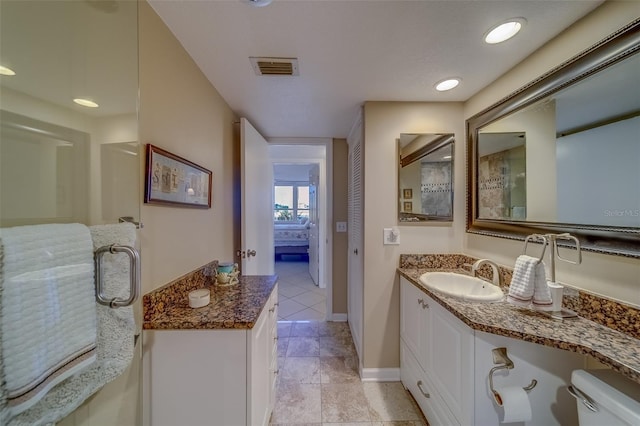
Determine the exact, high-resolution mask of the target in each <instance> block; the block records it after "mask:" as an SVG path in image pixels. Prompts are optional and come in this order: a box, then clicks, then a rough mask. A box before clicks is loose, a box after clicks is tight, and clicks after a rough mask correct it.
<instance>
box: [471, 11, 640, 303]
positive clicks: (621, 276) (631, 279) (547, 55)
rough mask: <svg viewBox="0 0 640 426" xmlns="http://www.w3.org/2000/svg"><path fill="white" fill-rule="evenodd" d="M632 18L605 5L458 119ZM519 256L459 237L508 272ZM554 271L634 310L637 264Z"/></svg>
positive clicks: (492, 242) (613, 259) (639, 282)
mask: <svg viewBox="0 0 640 426" xmlns="http://www.w3.org/2000/svg"><path fill="white" fill-rule="evenodd" d="M638 16H640V2H631V1H628V2H624V1H608V2H606V3H605V4H604V5H603V6H601V7H600V8H598V9H596V10H595V11H594V12H593V13H591V14H590V15H588V16H587V17H586V18H584V19H582V20H581V21H579V22H577V23H576V24H574V25H573V26H572V27H571V28H569V29H568V30H567V31H565V32H564V33H562V34H561V35H560V36H559V37H557V38H555V39H554V40H552V41H551V42H550V43H548V44H547V45H545V46H544V47H543V48H542V49H540V50H538V51H537V52H535V53H534V54H533V55H531V56H530V57H529V58H527V59H526V60H525V61H523V62H521V63H520V64H519V65H518V66H516V67H515V68H514V69H512V70H511V71H509V72H508V73H506V74H505V75H504V76H502V77H501V78H499V79H498V80H496V81H495V82H493V83H492V84H491V85H490V86H488V87H487V88H486V89H485V90H483V91H481V92H480V93H478V94H477V95H476V96H474V97H472V98H471V99H470V100H469V101H468V102H466V103H465V105H464V117H465V118H469V117H471V116H472V115H474V114H476V113H478V112H480V111H481V110H483V109H484V108H486V107H488V106H489V105H491V104H493V103H494V102H497V101H498V100H500V99H502V98H503V97H505V96H507V95H508V94H509V93H511V92H513V91H514V90H516V89H518V88H519V87H521V86H523V85H525V84H526V83H528V82H529V81H531V80H533V79H535V78H536V77H538V76H540V75H541V74H543V73H544V72H546V71H547V70H549V69H551V68H553V67H555V66H557V65H559V64H561V63H562V62H564V61H566V60H567V59H569V58H571V57H572V56H574V55H576V54H577V53H579V52H581V51H582V50H584V49H586V48H588V47H590V46H591V45H593V44H595V43H596V42H598V41H600V40H601V39H603V38H605V37H606V36H608V35H609V34H611V33H613V32H614V31H616V30H617V29H619V28H621V27H623V26H624V25H626V24H628V23H629V22H631V20H632V19H634V18H637V17H638ZM528 171H529V170H528ZM528 171H527V172H528ZM521 251H522V243H521V242H517V241H509V240H504V239H500V238H492V237H484V236H479V235H473V234H464V252H465V253H467V254H470V255H473V256H481V257H489V258H492V259H494V260H496V261H497V262H499V263H501V264H503V265H505V266H513V264H514V263H515V259H516V257H517V256H518V254H520V252H521ZM556 269H557V273H556V277H557V280H558V281H560V282H563V283H565V284H569V285H571V286H575V287H578V288H581V289H585V290H589V291H592V292H595V293H598V294H601V295H605V296H608V297H611V298H614V299H618V300H621V301H625V302H628V303H631V304H634V305H639V306H640V262H639V261H638V260H637V259H627V258H624V257H620V256H610V255H601V254H595V253H584V258H583V262H582V264H581V265H579V266H574V265H569V264H567V263H563V262H560V263H558V264H557V266H556Z"/></svg>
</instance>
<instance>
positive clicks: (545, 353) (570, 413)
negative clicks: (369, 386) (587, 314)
mask: <svg viewBox="0 0 640 426" xmlns="http://www.w3.org/2000/svg"><path fill="white" fill-rule="evenodd" d="M475 260H477V259H473V258H470V257H468V256H464V255H402V256H401V259H400V268H399V269H398V271H399V274H400V304H401V306H400V309H401V311H400V337H401V339H400V356H401V368H400V375H401V380H402V382H403V384H404V386H405V387H406V388H407V389H409V391H410V392H411V393H412V395H413V396H414V398H415V399H416V401H417V402H418V404H419V405H420V407H421V409H422V410H423V412H424V414H425V416H426V417H427V420H428V421H429V423H430V424H432V425H438V424H442V425H452V424H453V425H456V424H459V425H467V424H477V425H483V424H498V423H500V421H501V420H502V416H503V415H504V411H503V408H502V407H499V406H498V405H497V404H496V403H495V402H494V398H493V393H492V392H491V390H490V386H489V376H490V371H491V369H492V368H493V367H495V366H496V364H494V359H493V352H492V351H493V349H496V348H500V347H503V348H506V352H507V355H508V357H509V358H510V359H511V361H513V368H512V369H508V370H507V369H501V370H497V371H495V373H494V374H493V384H494V386H495V388H503V387H506V386H517V387H522V388H525V387H531V385H533V383H532V381H533V380H536V381H537V383H536V384H535V385H534V386H533V388H531V389H530V390H529V391H528V392H527V396H528V399H529V401H530V404H531V409H532V412H533V418H532V419H531V420H530V421H527V422H525V423H524V424H525V425H527V426H530V425H545V426H546V425H560V424H577V413H576V409H575V400H574V399H573V398H572V397H571V396H570V395H569V393H568V392H567V387H568V386H569V384H570V383H571V372H572V371H573V370H576V369H581V368H585V365H586V363H587V357H586V356H585V355H591V356H592V357H594V358H595V359H597V360H598V361H600V362H602V363H603V364H606V365H607V366H609V367H611V368H613V369H614V370H616V371H618V372H620V373H622V374H623V375H625V376H627V377H628V378H630V379H631V380H634V381H636V382H640V341H639V340H638V339H636V338H634V337H632V336H630V335H628V334H625V333H621V332H619V331H616V330H612V329H611V328H608V327H605V326H603V325H601V324H597V323H595V322H593V321H589V320H587V319H585V318H582V317H578V318H574V319H569V320H564V321H559V320H554V319H552V318H550V317H548V316H545V315H543V314H541V313H539V312H536V311H533V310H530V309H527V308H519V307H516V306H513V305H511V304H509V303H506V302H504V301H500V302H492V303H482V302H466V301H464V300H461V299H458V298H455V297H449V296H446V295H444V294H441V293H438V292H434V291H431V290H429V289H428V288H426V287H425V286H424V284H423V283H422V282H421V281H420V276H421V275H422V274H423V273H425V272H429V271H450V272H456V273H460V274H468V271H466V270H465V269H463V267H464V265H470V264H472V263H473V262H474V261H475ZM500 273H501V274H503V275H506V279H505V284H506V283H508V282H509V281H510V276H509V275H510V271H507V270H506V269H504V268H501V271H500ZM485 278H487V277H485ZM503 290H505V292H506V287H505V288H503ZM617 312H622V309H618V310H617ZM630 315H633V312H631V313H630ZM521 424H523V423H521Z"/></svg>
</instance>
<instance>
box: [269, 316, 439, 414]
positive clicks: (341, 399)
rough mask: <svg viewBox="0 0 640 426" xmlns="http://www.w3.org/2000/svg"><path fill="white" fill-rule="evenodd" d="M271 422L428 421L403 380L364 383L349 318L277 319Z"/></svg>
mask: <svg viewBox="0 0 640 426" xmlns="http://www.w3.org/2000/svg"><path fill="white" fill-rule="evenodd" d="M278 365H279V369H280V375H279V378H278V388H277V393H276V404H275V408H274V410H273V414H272V416H271V425H272V426H276V425H278V426H281V425H318V426H320V425H330V426H338V425H345V426H346V425H360V426H365V425H371V426H373V425H375V426H380V425H395V426H418V425H426V424H427V423H426V420H425V419H424V417H423V416H422V414H421V413H420V410H419V408H418V407H417V405H416V404H415V402H414V401H413V399H412V398H411V396H410V395H409V393H408V392H407V391H405V390H404V388H403V386H402V384H401V383H400V382H386V383H363V382H361V381H360V377H359V376H358V357H357V354H356V351H355V347H354V346H353V340H352V339H351V333H350V331H349V325H348V324H347V323H346V322H342V323H341V322H325V321H278Z"/></svg>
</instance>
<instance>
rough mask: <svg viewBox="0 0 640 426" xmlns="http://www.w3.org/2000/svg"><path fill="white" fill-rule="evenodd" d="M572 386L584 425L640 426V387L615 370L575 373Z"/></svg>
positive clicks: (572, 393) (571, 389) (570, 387)
mask: <svg viewBox="0 0 640 426" xmlns="http://www.w3.org/2000/svg"><path fill="white" fill-rule="evenodd" d="M571 384H572V385H571V386H569V388H568V390H569V393H571V395H573V396H574V397H575V398H576V402H577V403H578V422H579V424H580V426H603V425H607V426H627V425H629V426H631V425H635V426H637V425H640V384H638V383H636V382H634V381H631V380H629V379H627V378H626V377H624V376H622V375H621V374H619V373H617V372H615V371H613V370H574V371H573V372H572V373H571Z"/></svg>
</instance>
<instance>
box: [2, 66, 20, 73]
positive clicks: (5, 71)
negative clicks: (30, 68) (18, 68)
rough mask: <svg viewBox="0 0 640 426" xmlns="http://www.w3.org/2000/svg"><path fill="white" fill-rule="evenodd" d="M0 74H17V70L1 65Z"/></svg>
mask: <svg viewBox="0 0 640 426" xmlns="http://www.w3.org/2000/svg"><path fill="white" fill-rule="evenodd" d="M0 75H16V72H15V71H14V70H12V69H11V68H7V67H3V66H2V65H0Z"/></svg>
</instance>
